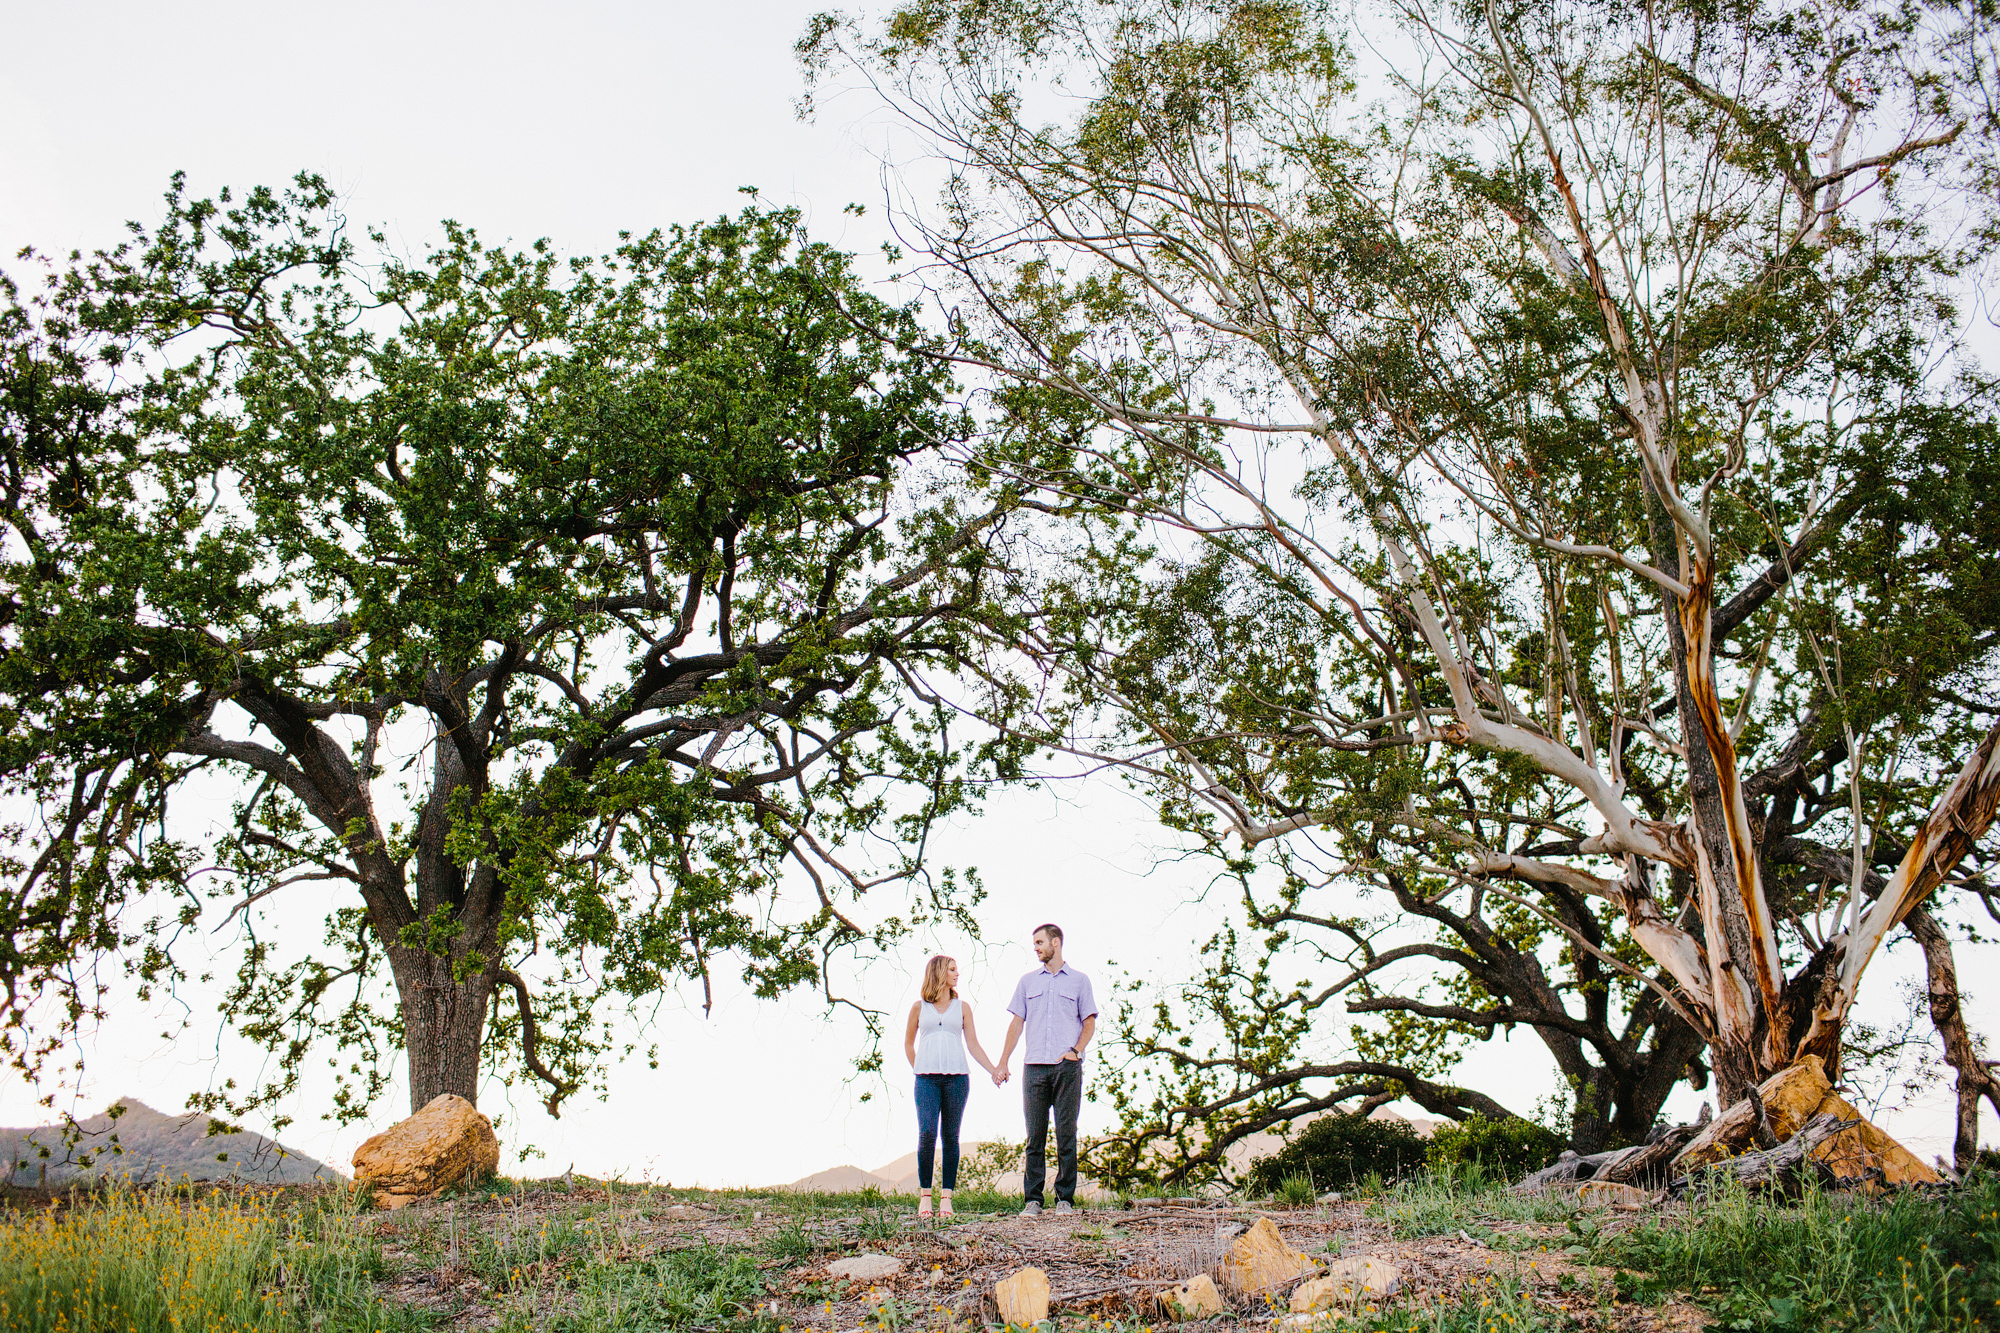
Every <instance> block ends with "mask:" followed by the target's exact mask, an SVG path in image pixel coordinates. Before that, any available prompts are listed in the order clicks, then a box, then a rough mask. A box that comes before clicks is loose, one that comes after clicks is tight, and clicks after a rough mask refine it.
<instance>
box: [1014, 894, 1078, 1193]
mask: <svg viewBox="0 0 2000 1333" xmlns="http://www.w3.org/2000/svg"><path fill="white" fill-rule="evenodd" d="M1035 957H1037V958H1039V959H1041V960H1042V965H1041V967H1039V968H1037V969H1036V970H1035V971H1033V972H1030V973H1028V975H1027V976H1025V977H1022V978H1021V980H1020V983H1019V984H1018V985H1016V986H1015V987H1014V998H1013V999H1011V1000H1009V1001H1008V1002H1007V1012H1008V1013H1010V1014H1012V1015H1013V1016H1014V1017H1013V1020H1012V1021H1011V1022H1009V1023H1008V1024H1007V1042H1006V1044H1005V1045H1004V1046H1002V1047H1001V1048H1000V1061H999V1067H998V1068H997V1069H995V1070H994V1071H993V1083H994V1086H995V1087H998V1086H999V1085H1000V1084H1001V1083H1004V1082H1005V1081H1006V1079H1007V1062H1008V1060H1009V1059H1010V1058H1012V1056H1013V1054H1014V1043H1015V1042H1016V1041H1018V1040H1020V1037H1021V1033H1022V1032H1023V1031H1024V1030H1025V1031H1026V1032H1027V1034H1028V1043H1027V1046H1026V1048H1025V1049H1024V1050H1023V1051H1022V1054H1021V1059H1022V1063H1023V1064H1024V1065H1025V1068H1024V1069H1023V1070H1022V1073H1023V1074H1024V1075H1025V1077H1024V1078H1023V1079H1022V1080H1021V1104H1022V1107H1023V1109H1024V1110H1026V1111H1027V1113H1028V1160H1027V1163H1026V1171H1025V1172H1024V1174H1023V1177H1022V1180H1021V1192H1022V1193H1023V1194H1025V1195H1027V1202H1026V1203H1025V1204H1023V1205H1022V1207H1021V1215H1022V1216H1023V1217H1033V1216H1034V1215H1035V1214H1037V1213H1039V1212H1041V1211H1042V1196H1043V1191H1042V1186H1043V1183H1044V1182H1045V1181H1046V1180H1047V1179H1048V1146H1049V1112H1050V1111H1054V1112H1055V1115H1056V1211H1057V1212H1059V1213H1067V1212H1073V1211H1075V1208H1076V1113H1077V1110H1078V1108H1079V1107H1081V1106H1082V1104H1083V1053H1084V1050H1085V1049H1086V1048H1088V1047H1089V1045H1090V1038H1091V1034H1093V1033H1094V1032H1096V1031H1097V997H1096V995H1095V994H1093V993H1092V991H1091V989H1090V978H1089V977H1087V976H1085V975H1084V974H1083V973H1081V972H1079V971H1077V970H1076V969H1075V968H1073V967H1071V966H1069V965H1068V964H1067V963H1065V962H1063V933H1062V927H1060V926H1053V925H1049V926H1037V927H1035Z"/></svg>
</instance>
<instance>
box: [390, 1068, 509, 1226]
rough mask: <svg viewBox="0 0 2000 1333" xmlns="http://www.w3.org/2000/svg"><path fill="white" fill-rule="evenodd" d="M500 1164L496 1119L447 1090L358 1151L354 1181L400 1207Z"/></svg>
mask: <svg viewBox="0 0 2000 1333" xmlns="http://www.w3.org/2000/svg"><path fill="white" fill-rule="evenodd" d="M499 1166H500V1140H499V1139H498V1138H497V1137H495V1136H494V1133H493V1122H492V1121H490V1120H488V1119H487V1118H486V1117H485V1116H483V1115H481V1114H479V1111H478V1108H476V1107H474V1106H473V1104H472V1103H471V1102H469V1101H467V1100H465V1098H463V1097H460V1096H457V1095H456V1094H454V1093H449V1092H445V1093H439V1094H438V1095H437V1096H435V1097H433V1098H431V1099H430V1101H429V1102H428V1103H426V1104H425V1106H424V1109H423V1110H421V1111H419V1112H417V1113H416V1114H415V1115H413V1116H411V1117H410V1118H409V1119H408V1120H402V1121H398V1122H397V1123H396V1124H393V1125H391V1126H389V1128H387V1129H385V1130H383V1131H382V1132H381V1133H380V1134H377V1135H375V1136H374V1137H373V1138H371V1139H369V1140H368V1141H367V1142H366V1143H363V1144H362V1145H361V1146H360V1147H359V1148H356V1149H355V1150H354V1179H355V1182H356V1183H357V1184H361V1185H366V1186H368V1187H369V1188H371V1189H372V1190H373V1191H374V1192H375V1203H376V1206H377V1207H381V1208H401V1207H402V1206H403V1205H405V1204H407V1203H411V1202H413V1201H415V1200H417V1199H421V1198H423V1197H424V1196H425V1195H427V1194H435V1193H437V1192H438V1191H439V1190H441V1189H446V1188H449V1187H450V1186H452V1185H456V1184H457V1183H458V1182H459V1181H461V1180H466V1179H477V1178H479V1177H482V1176H489V1175H492V1174H493V1172H494V1171H495V1170H497V1169H498V1168H499Z"/></svg>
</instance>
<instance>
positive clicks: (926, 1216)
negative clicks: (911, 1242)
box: [917, 1194, 951, 1222]
mask: <svg viewBox="0 0 2000 1333" xmlns="http://www.w3.org/2000/svg"><path fill="white" fill-rule="evenodd" d="M950 1215H951V1214H949V1213H947V1214H945V1216H947V1217H949V1216H950ZM917 1220H918V1221H919V1222H928V1221H930V1220H931V1196H930V1195H928V1194H926V1195H924V1196H923V1197H922V1198H920V1199H918V1200H917Z"/></svg>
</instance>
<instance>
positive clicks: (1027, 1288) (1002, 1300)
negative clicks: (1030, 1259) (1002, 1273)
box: [993, 1268, 1049, 1328]
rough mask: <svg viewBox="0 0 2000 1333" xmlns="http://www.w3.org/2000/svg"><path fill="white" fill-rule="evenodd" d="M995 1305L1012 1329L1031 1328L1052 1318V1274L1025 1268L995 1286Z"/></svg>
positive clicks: (1003, 1321) (1005, 1322)
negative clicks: (1050, 1310)
mask: <svg viewBox="0 0 2000 1333" xmlns="http://www.w3.org/2000/svg"><path fill="white" fill-rule="evenodd" d="M993 1303H994V1304H995V1305H997V1306H999V1307H1000V1320H1001V1322H1002V1323H1004V1324H1006V1325H1007V1326H1008V1327H1009V1328H1028V1327H1030V1326H1032V1325H1035V1324H1039V1323H1041V1322H1042V1321H1043V1320H1044V1319H1047V1318H1048V1317H1049V1275H1048V1274H1047V1273H1044V1272H1043V1271H1042V1270H1041V1269H1039V1268H1023V1269H1021V1270H1020V1271H1018V1272H1016V1273H1014V1274H1013V1275H1012V1276H1010V1277H1003V1278H1001V1279H1000V1280H999V1281H998V1282H996V1283H994V1284H993Z"/></svg>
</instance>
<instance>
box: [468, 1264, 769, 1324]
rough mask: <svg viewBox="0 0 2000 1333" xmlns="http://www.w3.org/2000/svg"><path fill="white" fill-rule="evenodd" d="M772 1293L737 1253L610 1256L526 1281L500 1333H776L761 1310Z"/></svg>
mask: <svg viewBox="0 0 2000 1333" xmlns="http://www.w3.org/2000/svg"><path fill="white" fill-rule="evenodd" d="M551 1280H553V1281H555V1282H557V1283H560V1285H561V1287H562V1290H561V1291H560V1292H551V1291H550V1290H548V1287H549V1284H550V1282H551ZM768 1290H769V1285H768V1283H767V1282H766V1280H765V1277H764V1274H763V1272H762V1270H761V1269H759V1268H758V1266H757V1261H756V1260H755V1259H753V1258H752V1257H751V1256H750V1255H748V1254H745V1253H743V1252H742V1251H740V1250H727V1249H720V1248H714V1247H709V1246H699V1247H696V1248H692V1249H686V1250H670V1251H666V1252H664V1253H661V1254H656V1255H652V1256H650V1257H648V1258H645V1259H640V1260H635V1261H634V1260H628V1261H619V1260H617V1259H615V1258H612V1257H608V1256H607V1257H603V1258H598V1259H594V1260H592V1261H588V1262H585V1263H583V1264H581V1265H579V1266H577V1267H575V1268H574V1269H572V1270H569V1271H567V1272H565V1273H563V1274H562V1275H561V1276H560V1277H558V1278H554V1279H550V1278H548V1277H544V1276H542V1275H540V1274H536V1275H532V1276H524V1278H523V1279H522V1280H521V1281H520V1282H519V1283H518V1284H517V1286H516V1297H517V1299H516V1300H515V1301H514V1302H513V1303H512V1304H511V1306H510V1308H509V1309H508V1311H507V1314H506V1316H505V1318H504V1319H503V1321H502V1323H501V1329H502V1330H503V1333H527V1330H534V1333H599V1331H600V1330H601V1331H602V1333H617V1331H618V1330H626V1329H630V1330H641V1329H644V1330H680V1329H693V1328H701V1329H728V1330H741V1331H742V1333H775V1330H776V1328H777V1320H776V1319H774V1318H772V1317H770V1316H769V1315H767V1314H764V1313H762V1312H760V1311H759V1310H758V1309H757V1306H758V1304H759V1302H760V1301H762V1299H763V1298H764V1296H765V1295H766V1293H767V1292H768ZM551 1311H552V1312H553V1313H549V1312H551Z"/></svg>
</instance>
